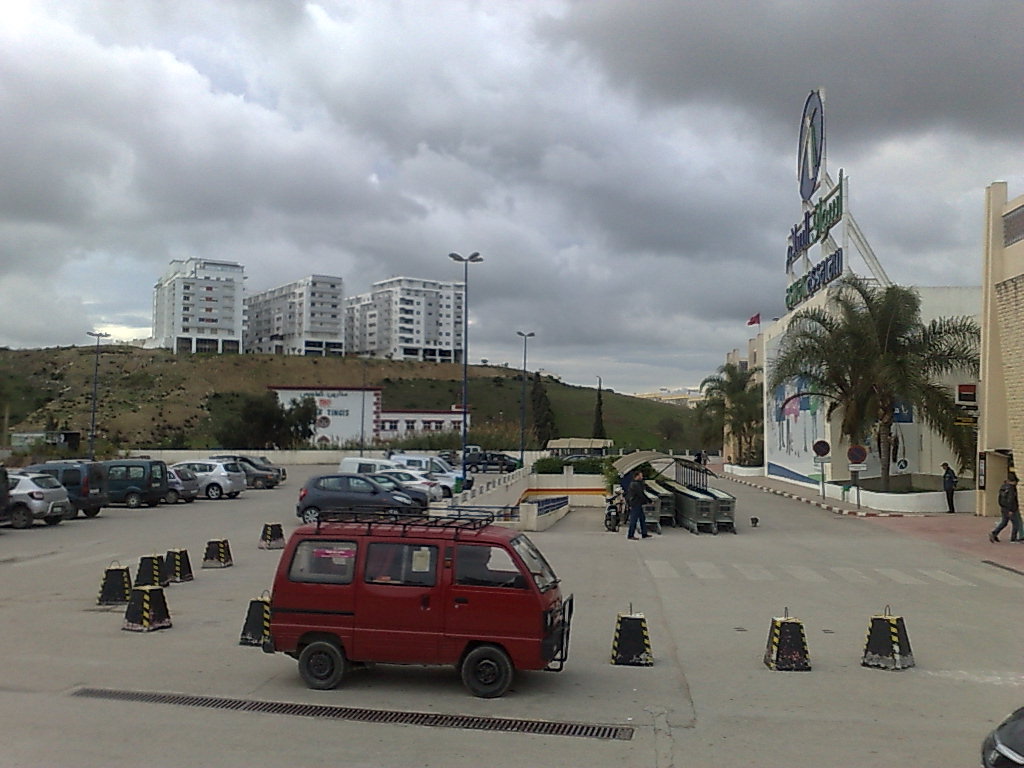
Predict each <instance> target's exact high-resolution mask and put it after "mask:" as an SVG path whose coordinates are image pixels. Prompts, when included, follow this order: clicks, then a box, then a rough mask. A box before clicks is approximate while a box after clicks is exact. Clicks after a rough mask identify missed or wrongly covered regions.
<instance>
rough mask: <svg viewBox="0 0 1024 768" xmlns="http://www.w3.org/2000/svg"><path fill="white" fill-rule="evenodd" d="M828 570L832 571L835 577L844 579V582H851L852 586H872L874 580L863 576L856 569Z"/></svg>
mask: <svg viewBox="0 0 1024 768" xmlns="http://www.w3.org/2000/svg"><path fill="white" fill-rule="evenodd" d="M829 570H830V571H832V572H833V573H834V574H836V575H837V576H840V577H842V578H843V579H845V580H846V581H849V582H851V583H853V584H874V583H875V580H874V579H872V578H871V577H870V576H867V575H866V574H864V573H863V572H862V571H861V570H860V569H858V568H830V569H829Z"/></svg>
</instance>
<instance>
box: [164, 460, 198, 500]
mask: <svg viewBox="0 0 1024 768" xmlns="http://www.w3.org/2000/svg"><path fill="white" fill-rule="evenodd" d="M198 496H199V478H198V477H196V473H195V472H193V471H192V470H191V469H187V468H185V467H178V468H174V467H168V468H167V495H166V496H164V501H165V502H167V503H168V504H177V503H178V502H179V501H184V502H185V503H186V504H191V503H192V502H193V501H195V500H196V498H198Z"/></svg>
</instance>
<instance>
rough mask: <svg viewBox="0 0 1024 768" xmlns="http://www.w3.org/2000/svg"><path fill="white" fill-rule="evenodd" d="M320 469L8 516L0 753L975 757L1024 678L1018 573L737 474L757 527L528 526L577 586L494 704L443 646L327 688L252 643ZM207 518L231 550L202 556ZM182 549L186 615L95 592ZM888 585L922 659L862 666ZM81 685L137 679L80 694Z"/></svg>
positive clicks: (719, 759) (61, 759)
mask: <svg viewBox="0 0 1024 768" xmlns="http://www.w3.org/2000/svg"><path fill="white" fill-rule="evenodd" d="M325 469H326V468H320V467H314V468H310V467H306V468H303V467H290V468H289V481H288V482H287V483H286V484H285V485H283V486H281V487H279V488H277V489H274V490H270V491H247V492H246V493H245V494H243V496H242V497H240V498H239V499H237V500H224V501H217V502H211V501H197V502H195V503H194V504H191V505H184V504H179V505H177V506H175V507H163V506H162V507H157V508H155V509H146V508H144V509H139V510H128V509H125V508H110V509H107V510H105V511H104V513H103V514H102V515H101V516H100V517H98V518H95V519H91V520H87V519H85V518H79V519H77V520H75V521H68V522H65V523H63V524H61V525H59V526H56V527H52V528H51V527H47V526H42V525H40V526H36V527H35V528H33V529H32V530H29V531H13V530H11V529H9V528H3V529H0V617H2V621H0V638H2V641H3V642H2V647H3V648H5V649H6V659H5V662H6V663H5V665H4V668H5V673H4V678H3V681H2V683H0V710H2V712H3V716H4V717H3V719H4V726H3V729H4V734H5V737H4V742H5V749H4V753H3V757H2V758H0V764H3V765H17V766H85V767H90V766H97V767H98V766H136V765H142V764H145V765H149V766H165V765H166V766H172V765H173V766H177V765H180V764H181V763H182V762H196V761H203V762H206V763H209V764H213V765H222V766H236V765H237V766H243V765H246V766H252V765H268V766H269V765H281V764H289V765H296V766H307V765H309V766H319V765H339V764H343V765H347V766H392V765H393V766H441V765H443V766H452V767H455V768H458V767H459V766H471V765H472V766H476V765H479V764H480V763H481V762H482V761H486V762H487V763H488V764H489V765H493V766H503V765H510V766H511V765H516V766H521V765H540V764H550V763H552V762H554V763H558V764H563V765H587V766H594V767H599V766H622V765H630V766H632V765H649V766H662V767H663V766H671V765H715V766H717V765H722V766H725V765H729V766H733V765H749V766H803V765H806V766H812V765H813V766H849V765H858V766H879V767H880V768H881V767H882V766H892V765H897V764H918V765H925V764H927V765H930V766H950V768H952V767H953V766H963V765H972V764H975V762H976V755H977V747H978V745H979V744H980V741H981V738H982V736H983V735H984V733H985V732H986V731H987V730H988V729H989V728H991V727H992V725H994V723H995V722H996V721H997V720H998V719H999V718H1000V717H1001V716H1002V715H1004V714H1005V713H1006V712H1007V711H1009V710H1010V709H1012V708H1013V707H1014V706H1019V705H1020V701H1021V699H1022V698H1024V674H1022V663H1021V661H1020V659H1021V656H1022V654H1021V653H1020V647H1021V646H1020V640H1019V638H1018V634H1019V633H1018V632H1017V631H1016V628H1017V626H1018V625H1019V617H1018V616H1017V613H1018V612H1019V605H1020V599H1021V596H1022V595H1024V592H1022V589H1024V577H1021V576H1018V575H1015V574H1013V573H1009V572H1006V571H1000V570H999V569H994V568H991V567H989V566H986V565H985V564H984V563H982V562H981V561H980V560H978V559H976V558H974V557H971V556H969V555H966V554H963V553H957V552H950V551H948V550H946V549H943V548H940V547H939V546H937V545H936V544H934V543H932V542H928V541H919V540H916V539H913V538H910V537H906V536H903V535H902V534H900V533H899V532H893V531H892V530H890V529H887V528H884V527H882V526H878V525H875V524H873V523H872V522H871V521H868V520H863V519H855V518H837V517H836V516H833V515H831V514H829V513H828V512H825V511H823V510H819V509H814V508H810V507H807V506H806V505H800V504H798V503H796V502H793V501H791V500H787V499H782V498H777V497H768V496H767V495H765V494H763V493H760V492H758V491H756V490H753V489H750V488H745V487H741V486H737V487H735V488H728V490H730V491H731V492H734V493H735V494H736V495H737V497H738V509H739V511H740V519H743V516H744V515H745V514H746V513H748V512H753V511H754V510H756V512H757V514H758V515H759V517H760V520H761V524H760V526H759V527H758V528H757V529H756V530H752V529H750V528H749V526H741V529H740V533H739V534H738V535H736V536H733V535H731V534H721V535H719V536H692V535H691V534H689V533H686V532H684V531H682V530H679V529H671V528H667V529H666V530H665V532H664V533H663V534H662V535H661V536H656V537H654V538H652V539H650V540H644V541H636V542H630V541H627V540H625V538H624V536H621V535H615V534H609V533H606V532H604V530H603V528H602V526H601V520H600V513H599V512H597V511H594V512H573V513H571V514H570V515H569V516H568V517H567V518H566V519H565V520H563V521H562V522H560V523H559V524H558V525H556V526H555V527H554V528H552V529H551V530H549V531H546V532H543V533H536V534H531V538H533V540H534V541H535V542H536V543H537V544H538V546H539V547H540V548H541V550H542V551H543V552H544V553H545V555H546V556H547V558H548V559H549V560H550V561H551V563H552V565H553V566H554V568H555V571H556V572H557V573H558V575H559V576H560V577H561V579H562V586H563V589H564V591H565V592H567V593H569V592H571V593H574V594H575V598H576V615H575V621H574V627H573V635H572V648H571V653H570V658H569V661H568V664H567V666H566V669H565V671H563V672H561V673H557V674H555V673H543V672H531V673H522V674H520V675H518V676H517V679H516V683H515V684H514V687H513V689H512V690H511V691H510V692H509V693H508V694H507V695H506V696H505V697H503V698H501V699H494V700H483V699H477V698H474V697H472V696H470V695H469V694H467V693H466V692H465V690H464V689H463V687H462V685H461V683H460V682H459V679H458V675H457V674H456V673H455V672H454V671H453V670H451V669H448V668H423V667H396V666H387V665H380V666H377V667H375V668H373V669H370V670H360V671H357V672H356V673H355V674H353V675H352V676H351V678H350V679H349V680H348V681H346V682H345V683H344V684H343V686H342V687H340V688H338V689H337V690H334V691H326V692H318V691H312V690H309V689H307V688H306V687H305V686H304V685H303V683H302V681H301V680H300V678H299V676H298V673H297V670H296V664H295V662H294V661H293V660H291V659H289V658H287V657H284V656H271V655H267V654H264V653H262V652H261V651H260V650H259V649H256V648H252V647H247V646H242V645H239V642H238V641H239V636H240V633H241V630H242V626H243V623H244V619H245V615H246V611H247V608H248V604H249V601H251V600H252V599H253V598H256V597H258V596H259V595H260V594H261V593H263V592H264V591H265V590H268V589H269V588H270V586H271V582H272V578H273V572H274V569H275V567H276V564H277V560H278V556H279V554H280V553H279V551H278V550H264V549H260V548H259V547H258V543H259V539H260V535H261V533H262V530H263V526H264V524H266V523H271V522H280V523H282V524H283V527H284V530H285V532H286V533H287V532H289V531H290V530H292V529H293V528H294V527H295V526H296V525H297V524H298V520H297V518H295V516H294V504H295V499H296V495H297V492H298V489H299V487H300V485H301V483H302V481H303V479H304V478H305V477H306V476H308V475H309V474H313V473H316V472H320V471H324V470H325ZM217 539H227V540H228V541H229V543H230V548H231V552H232V559H233V565H232V566H231V567H229V568H220V569H203V568H202V567H201V563H202V557H203V552H204V549H205V546H206V544H207V542H208V541H210V540H217ZM177 548H184V549H186V550H187V551H188V552H189V556H190V561H191V564H192V567H193V571H194V574H195V579H194V581H192V582H187V583H181V584H171V585H169V586H168V587H167V588H166V589H165V590H164V592H165V596H166V601H167V605H168V609H169V613H170V616H171V619H172V623H173V626H172V627H170V628H168V629H163V630H160V631H155V632H145V633H140V632H128V631H124V630H123V629H122V626H123V623H124V613H125V612H124V608H123V607H105V606H98V605H97V604H96V599H97V595H98V591H99V587H100V584H101V582H102V579H103V575H104V572H105V570H106V569H107V567H108V566H110V565H111V563H115V562H116V563H120V564H121V565H124V566H128V567H130V569H131V573H132V576H133V578H134V576H135V571H136V567H137V563H138V560H139V558H140V557H142V556H144V555H147V554H151V553H161V554H162V553H164V552H166V551H167V550H169V549H177ZM887 604H891V605H892V607H893V608H894V610H895V612H898V613H902V614H903V615H905V616H906V618H907V626H908V630H909V633H910V639H911V642H912V643H913V646H914V651H915V656H916V658H917V667H915V668H914V669H910V670H904V671H900V672H888V671H879V670H869V669H866V668H864V667H861V665H860V660H861V653H862V651H863V643H864V637H865V630H866V628H867V625H868V621H869V617H870V616H871V615H873V614H875V613H878V612H879V611H880V610H881V609H882V608H883V607H884V606H885V605H887ZM783 610H788V611H789V613H790V615H795V616H799V617H800V618H801V619H802V620H803V621H804V622H805V624H806V632H807V638H808V646H809V653H810V660H811V663H812V667H813V669H812V671H810V672H804V673H782V672H774V671H771V670H769V669H768V668H767V667H766V666H765V665H764V663H763V655H764V652H765V641H766V635H767V632H768V629H769V625H770V622H771V619H772V617H774V616H779V615H781V614H782V612H783ZM631 611H637V612H642V613H643V614H644V616H645V622H646V623H647V625H648V627H649V632H650V641H651V646H652V651H653V657H654V665H653V666H651V667H630V666H617V665H613V664H611V663H610V657H611V648H612V641H613V637H614V632H615V628H616V622H617V615H618V614H619V613H628V612H631ZM89 689H102V690H105V691H115V692H122V693H125V694H133V695H139V696H138V698H136V699H132V700H118V699H104V698H94V697H91V696H82V695H80V694H81V693H82V692H83V691H86V692H87V691H88V690H89ZM150 694H174V695H181V696H188V697H192V699H191V701H190V700H187V699H185V700H182V699H181V698H178V699H165V703H158V702H156V701H150V700H146V698H147V696H148V697H149V698H154V697H153V696H150ZM198 697H208V699H201V698H198ZM168 702H170V703H168ZM174 702H177V703H174ZM230 702H264V703H271V704H277V703H285V704H294V705H300V708H299V709H295V710H294V711H295V712H298V713H297V714H283V713H280V712H277V713H271V712H264V711H254V710H252V709H251V708H249V709H240V708H231V707H230V706H229V705H230ZM214 705H215V706H214ZM302 705H309V706H310V707H315V706H326V707H328V708H337V707H347V708H354V709H358V710H361V711H370V712H371V713H373V712H377V711H386V712H399V713H410V712H411V713H416V714H419V715H432V714H438V715H457V716H464V717H494V718H510V719H517V720H521V721H524V722H533V721H544V722H565V723H574V724H581V725H588V726H590V725H600V726H612V727H614V731H613V732H614V733H616V734H618V736H617V737H614V738H604V737H597V738H595V737H590V736H560V735H550V734H535V733H517V732H505V731H495V732H479V731H475V730H471V729H468V728H465V727H445V726H438V725H429V724H428V725H407V724H391V723H380V722H378V723H366V722H361V721H359V720H348V719H344V718H339V717H336V716H335V715H336V714H337V712H333V711H332V712H326V711H322V712H320V716H311V714H310V713H311V712H312V713H313V714H316V712H315V710H312V709H308V708H307V710H306V711H305V712H302V711H300V709H301V706H302ZM238 706H239V707H241V705H238Z"/></svg>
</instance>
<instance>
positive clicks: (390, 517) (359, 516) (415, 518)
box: [316, 509, 494, 535]
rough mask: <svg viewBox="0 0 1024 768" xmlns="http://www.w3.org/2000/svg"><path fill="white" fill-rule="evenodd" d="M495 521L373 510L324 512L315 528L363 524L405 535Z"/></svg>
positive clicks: (472, 515) (481, 515)
mask: <svg viewBox="0 0 1024 768" xmlns="http://www.w3.org/2000/svg"><path fill="white" fill-rule="evenodd" d="M493 522H494V515H493V514H492V513H490V512H457V513H455V514H448V515H425V514H422V513H419V512H389V511H387V510H381V509H374V510H366V509H321V510H320V514H319V515H318V516H317V521H316V529H317V531H319V530H320V526H321V525H322V524H323V523H360V524H363V525H366V529H367V532H369V531H370V529H371V528H372V527H373V526H374V525H397V526H401V528H402V535H405V533H406V531H407V530H408V529H409V528H412V527H417V528H444V529H456V530H469V531H478V530H480V529H482V528H486V527H487V526H488V525H491V524H492V523H493Z"/></svg>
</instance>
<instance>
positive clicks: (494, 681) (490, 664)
mask: <svg viewBox="0 0 1024 768" xmlns="http://www.w3.org/2000/svg"><path fill="white" fill-rule="evenodd" d="M461 671H462V684H463V685H465V686H466V689H467V690H468V691H469V692H470V693H472V694H473V695H474V696H479V697H480V698H482V699H496V698H497V697H499V696H503V695H504V694H505V692H506V691H507V690H508V689H509V687H510V686H511V685H512V677H513V675H514V674H515V667H513V666H512V660H511V659H510V658H509V657H508V654H507V653H505V651H503V650H502V649H501V648H499V647H498V646H496V645H478V646H477V647H476V648H474V649H473V650H471V651H470V652H469V653H467V654H466V658H464V659H463V660H462V670H461Z"/></svg>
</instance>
